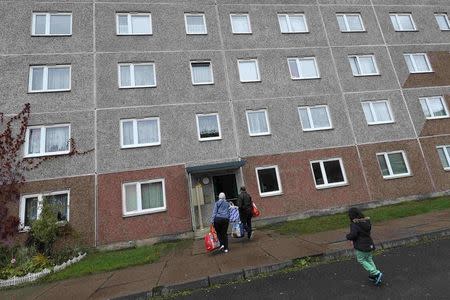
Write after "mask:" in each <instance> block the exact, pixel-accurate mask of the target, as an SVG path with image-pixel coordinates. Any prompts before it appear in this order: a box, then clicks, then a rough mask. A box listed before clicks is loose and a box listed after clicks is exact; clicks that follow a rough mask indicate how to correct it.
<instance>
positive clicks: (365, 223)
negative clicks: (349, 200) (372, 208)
mask: <svg viewBox="0 0 450 300" xmlns="http://www.w3.org/2000/svg"><path fill="white" fill-rule="evenodd" d="M353 223H355V224H356V225H357V226H358V227H359V229H360V230H361V231H363V232H365V233H370V230H371V229H372V224H371V223H370V218H369V217H365V218H362V219H353Z"/></svg>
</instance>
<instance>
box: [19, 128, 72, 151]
mask: <svg viewBox="0 0 450 300" xmlns="http://www.w3.org/2000/svg"><path fill="white" fill-rule="evenodd" d="M69 140H70V125H69V124H58V125H51V126H31V127H28V128H27V133H26V136H25V157H34V156H46V155H60V154H67V153H69V152H70V145H69Z"/></svg>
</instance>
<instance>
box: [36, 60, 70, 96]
mask: <svg viewBox="0 0 450 300" xmlns="http://www.w3.org/2000/svg"><path fill="white" fill-rule="evenodd" d="M37 68H42V69H43V71H42V89H41V90H33V70H34V69H37ZM65 68H69V87H68V88H67V89H53V90H49V89H48V69H65ZM71 89H72V65H37V66H30V70H29V74H28V93H55V92H66V91H70V90H71Z"/></svg>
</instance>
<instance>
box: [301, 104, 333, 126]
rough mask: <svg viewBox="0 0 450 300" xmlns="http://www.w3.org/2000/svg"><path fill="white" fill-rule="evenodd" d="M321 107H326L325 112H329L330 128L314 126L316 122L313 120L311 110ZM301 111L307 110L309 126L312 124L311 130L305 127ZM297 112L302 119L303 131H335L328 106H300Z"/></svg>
mask: <svg viewBox="0 0 450 300" xmlns="http://www.w3.org/2000/svg"><path fill="white" fill-rule="evenodd" d="M319 107H325V110H326V112H327V117H328V122H329V123H330V126H329V127H315V126H314V120H313V119H312V115H311V108H319ZM300 109H306V112H307V114H308V120H309V124H311V128H305V127H304V126H303V121H302V117H301V114H300ZM297 112H298V117H299V119H300V125H301V126H302V130H303V131H320V130H330V129H333V123H332V121H331V117H330V111H329V108H328V105H323V104H321V105H313V106H299V107H297Z"/></svg>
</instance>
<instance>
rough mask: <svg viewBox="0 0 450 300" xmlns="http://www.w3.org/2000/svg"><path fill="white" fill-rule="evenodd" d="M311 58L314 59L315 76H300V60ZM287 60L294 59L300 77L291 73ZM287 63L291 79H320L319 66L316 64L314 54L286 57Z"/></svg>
mask: <svg viewBox="0 0 450 300" xmlns="http://www.w3.org/2000/svg"><path fill="white" fill-rule="evenodd" d="M311 59H312V60H313V61H314V67H315V69H316V73H317V76H316V77H304V76H302V73H301V68H300V61H302V60H311ZM289 60H295V64H296V66H297V70H298V74H299V75H300V77H294V75H293V74H292V70H291V65H290V64H289ZM287 63H288V68H289V73H290V74H291V79H292V80H306V79H320V71H319V67H318V65H317V59H316V57H315V56H307V57H288V59H287Z"/></svg>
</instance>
